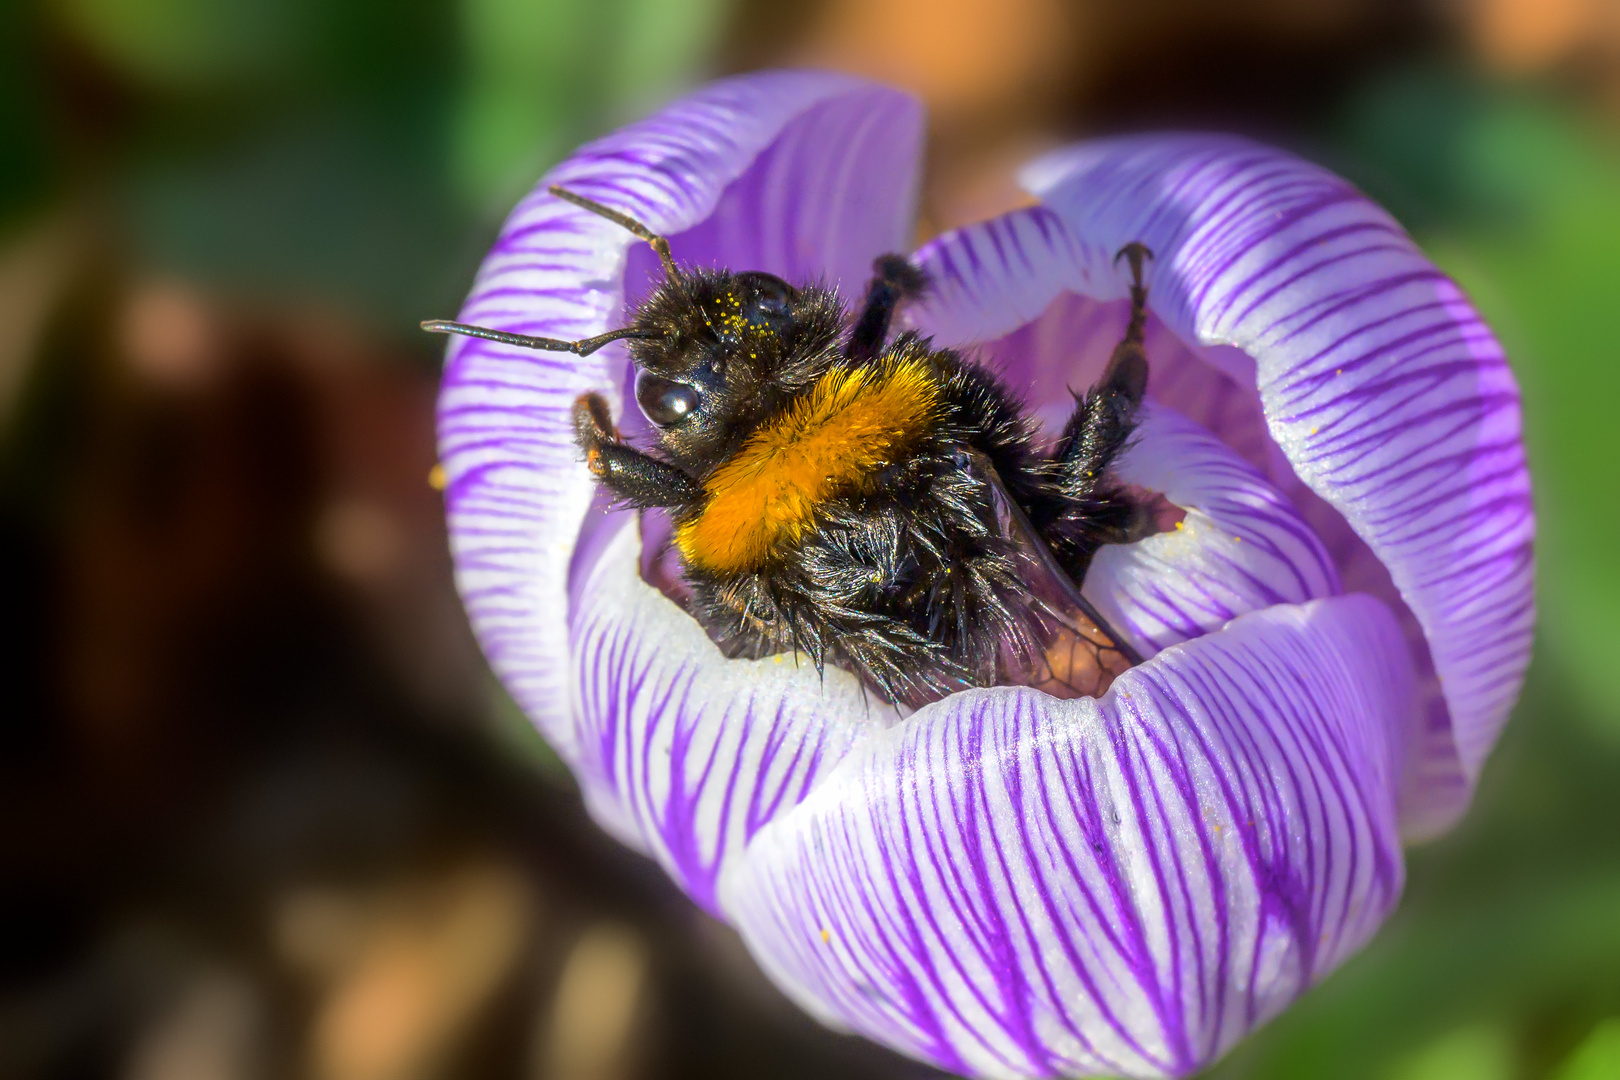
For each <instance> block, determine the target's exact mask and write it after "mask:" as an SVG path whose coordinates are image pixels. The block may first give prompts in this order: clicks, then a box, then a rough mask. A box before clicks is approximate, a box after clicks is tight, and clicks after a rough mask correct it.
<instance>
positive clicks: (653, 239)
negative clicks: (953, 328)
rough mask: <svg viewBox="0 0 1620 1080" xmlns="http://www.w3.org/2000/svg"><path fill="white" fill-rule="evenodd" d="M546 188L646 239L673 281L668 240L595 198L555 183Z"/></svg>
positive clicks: (672, 259) (673, 272)
mask: <svg viewBox="0 0 1620 1080" xmlns="http://www.w3.org/2000/svg"><path fill="white" fill-rule="evenodd" d="M546 190H548V191H550V192H551V193H552V194H553V195H555V196H557V198H559V199H562V200H563V201H564V202H571V203H573V204H574V205H575V206H577V207H579V208H580V209H582V210H589V211H590V212H591V213H593V214H595V215H596V216H597V217H604V218H607V219H608V220H609V221H611V222H613V224H615V225H619V226H622V227H624V228H626V229H629V230H630V231H631V232H632V233H635V234H636V235H637V236H639V237H641V238H642V239H643V240H645V241H647V243H649V244H651V245H652V249H653V250H654V251H656V252H657V253H658V258H659V260H660V261H662V262H663V264H664V273H665V274H666V275H668V277H669V278H670V280H672V281H673V280H674V279H675V278H676V277H678V276H679V275H680V271H679V270H678V269H676V267H675V257H674V256H672V255H671V254H670V253H669V241H668V240H666V239H664V238H663V237H662V236H659V235H658V234H657V233H655V232H653V231H652V230H651V229H649V228H647V226H645V225H643V224H642V223H641V222H639V221H637V220H636V219H635V218H633V217H630V216H628V215H626V214H621V213H619V212H618V211H617V210H610V209H608V208H607V207H605V206H603V205H602V204H601V203H599V202H597V201H596V200H595V199H587V198H586V197H585V196H583V195H575V194H574V193H573V192H572V191H569V190H568V189H567V188H565V187H559V186H558V185H556V184H552V185H551V186H550V187H549V188H547V189H546Z"/></svg>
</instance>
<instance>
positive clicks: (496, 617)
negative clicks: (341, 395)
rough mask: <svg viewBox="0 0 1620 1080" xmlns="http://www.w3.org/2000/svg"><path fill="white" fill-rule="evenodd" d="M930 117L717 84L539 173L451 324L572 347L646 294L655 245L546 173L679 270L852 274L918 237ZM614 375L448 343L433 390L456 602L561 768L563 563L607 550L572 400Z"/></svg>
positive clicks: (884, 93)
mask: <svg viewBox="0 0 1620 1080" xmlns="http://www.w3.org/2000/svg"><path fill="white" fill-rule="evenodd" d="M921 123H922V118H921V114H920V110H919V109H918V107H917V105H916V104H915V102H913V101H912V100H911V99H909V98H907V97H905V96H904V95H902V94H900V93H898V92H896V91H892V90H888V89H884V88H880V87H876V86H873V85H872V84H869V83H864V82H860V81H857V80H853V79H848V78H844V77H841V76H834V75H824V74H814V73H808V72H803V73H792V72H787V73H769V74H763V75H756V76H749V77H746V78H739V79H733V80H728V81H725V82H720V83H716V84H714V85H712V86H709V87H707V88H705V89H704V90H702V91H700V92H698V93H696V94H694V95H692V96H691V97H688V98H686V99H684V100H683V101H681V102H678V103H677V104H675V105H673V106H671V107H669V108H668V109H666V110H664V111H663V112H662V113H659V114H658V115H656V116H654V117H652V118H650V119H648V120H646V121H643V122H641V123H639V124H634V125H631V126H630V127H627V128H624V129H622V130H620V131H618V132H616V133H614V134H613V135H610V136H608V137H607V138H605V139H602V140H600V141H599V142H596V143H593V144H591V145H590V146H587V147H585V148H584V149H582V150H580V151H579V152H578V153H577V154H576V155H575V156H574V157H572V158H570V159H569V160H568V161H566V162H564V163H563V164H561V165H559V166H558V167H557V168H556V169H554V170H553V171H552V172H551V173H550V174H548V175H547V176H546V177H545V179H544V180H542V182H541V183H540V185H539V186H537V188H536V189H535V191H534V193H532V194H531V195H530V196H529V197H528V198H527V199H525V200H524V202H522V203H521V204H520V205H519V206H518V207H517V209H516V210H514V211H513V213H512V216H511V217H510V218H509V219H508V221H507V222H506V225H505V227H504V228H503V229H502V231H501V236H500V238H499V240H498V241H497V242H496V245H495V247H494V249H493V250H492V251H491V252H490V255H489V257H488V259H487V260H486V261H485V263H484V266H483V268H482V269H481V270H480V272H479V275H478V280H477V282H476V284H475V286H474V288H473V291H472V294H471V295H470V296H469V297H468V300H467V304H466V307H465V308H464V309H463V311H462V313H461V318H462V319H463V320H465V321H468V322H474V323H481V324H483V325H486V326H494V327H497V328H500V329H506V330H513V331H518V332H522V333H529V334H541V335H546V336H551V337H562V338H577V337H583V336H587V335H590V334H595V333H599V332H601V331H602V330H604V329H607V328H609V327H612V326H616V325H619V324H620V323H621V320H622V319H623V318H624V308H625V300H626V294H627V292H628V293H629V294H630V295H631V296H634V295H636V294H638V293H639V292H641V291H642V290H644V289H645V288H646V284H647V281H648V280H649V279H648V271H649V270H650V269H651V268H652V267H653V266H654V261H653V260H652V259H651V257H650V253H649V252H647V251H646V246H645V245H642V244H639V242H638V243H636V244H635V250H634V251H632V238H631V237H630V236H629V235H628V234H627V233H626V232H625V231H624V230H622V229H620V228H618V227H617V226H614V225H613V224H611V223H609V222H607V221H604V220H602V219H600V218H598V217H595V216H593V215H591V214H588V213H586V212H584V211H581V210H578V209H576V208H574V207H572V206H570V205H568V204H566V203H563V202H561V201H559V200H558V199H556V198H554V197H553V196H551V195H549V194H548V193H547V192H546V190H545V187H546V185H547V184H550V183H560V184H564V185H566V186H568V187H571V188H573V189H574V190H576V191H578V192H580V193H582V194H585V195H589V196H591V197H593V198H596V199H598V200H600V201H602V202H605V203H607V204H608V205H610V206H613V207H615V208H618V209H621V210H623V211H625V212H628V213H630V214H632V215H634V216H638V217H639V218H641V220H643V221H645V222H646V223H647V224H648V225H649V226H651V227H652V228H654V229H655V230H659V231H662V232H664V233H666V234H667V235H669V236H670V238H671V244H672V247H673V248H674V251H675V255H676V257H677V258H678V259H680V260H682V261H683V262H687V263H694V264H704V263H709V262H716V261H718V262H726V263H730V264H733V265H737V266H743V267H747V268H750V269H761V270H771V271H774V272H776V273H779V274H783V275H785V276H787V277H789V278H802V277H805V276H810V275H824V276H829V277H831V278H833V279H835V280H845V279H850V280H853V279H856V278H859V277H861V276H863V275H865V274H866V273H867V272H868V267H869V265H870V263H871V260H872V258H873V257H874V256H876V255H877V254H879V253H881V252H883V251H885V250H892V249H894V248H896V247H899V246H903V244H904V241H905V239H906V237H907V236H908V234H909V233H908V231H909V229H910V224H911V202H912V198H913V193H914V191H915V188H916V170H917V157H918V149H919V142H920V138H921ZM625 370H626V361H625V355H624V353H623V351H622V350H621V349H620V348H619V347H617V346H610V347H608V348H606V349H603V350H602V351H601V352H598V353H596V354H595V355H593V356H591V357H587V358H580V357H575V356H571V355H568V354H547V353H534V352H528V351H524V350H519V349H512V348H507V347H504V346H500V345H495V344H492V343H489V342H484V341H472V340H467V339H455V340H454V341H453V342H452V344H451V346H450V352H449V360H448V366H447V368H446V371H445V376H444V383H443V388H442V390H441V394H440V402H439V448H440V458H441V461H442V462H443V464H444V466H445V469H446V472H447V476H448V480H449V486H448V488H447V489H446V492H445V496H446V506H447V509H448V513H449V518H450V536H451V545H452V549H453V551H454V554H455V559H456V569H457V582H458V585H459V586H460V589H461V593H462V597H463V600H464V602H465V604H466V607H467V610H468V613H469V615H470V617H471V619H472V623H473V628H474V630H475V631H476V633H477V635H478V638H479V641H480V642H481V643H482V645H483V647H484V651H485V653H486V655H487V656H488V657H489V659H490V662H491V663H492V664H493V665H494V667H495V669H496V671H497V672H498V673H499V674H500V676H501V678H502V680H503V681H504V682H505V684H506V686H507V688H508V689H509V690H510V691H511V692H512V694H513V696H514V697H515V698H516V699H517V701H518V703H519V704H520V705H521V706H522V707H523V709H524V711H525V712H526V713H527V714H528V715H529V716H530V718H531V719H533V720H534V721H535V722H536V723H537V724H538V725H539V726H540V727H541V729H542V730H543V731H544V732H545V734H546V737H547V738H548V739H549V740H550V741H551V743H552V744H553V745H554V746H555V747H556V748H557V750H558V752H559V753H561V754H562V756H563V757H564V758H565V759H566V760H568V761H569V762H571V763H573V762H576V761H578V760H580V755H581V753H582V752H583V749H582V747H581V745H580V736H579V735H578V734H577V733H576V730H575V723H574V717H573V714H572V712H571V709H570V701H571V698H572V696H573V694H572V690H571V683H572V680H571V677H570V676H571V673H572V671H573V665H572V664H571V663H570V656H569V631H568V611H569V609H568V602H567V591H568V577H569V571H570V565H571V560H572V565H573V566H574V568H575V571H576V572H579V573H583V572H587V571H588V570H589V566H588V565H585V564H586V563H588V561H589V557H590V555H591V554H592V553H595V552H597V551H599V550H600V549H601V547H602V545H601V544H596V543H592V542H590V537H589V536H588V535H586V536H583V537H582V534H581V526H582V523H583V522H584V521H585V519H586V510H587V507H588V506H589V504H590V502H591V499H592V497H593V493H594V490H595V485H594V482H593V481H592V479H591V477H590V475H589V473H588V472H587V471H586V470H585V468H584V466H583V464H582V463H581V462H580V460H579V454H578V451H577V450H576V448H575V446H574V443H573V438H572V435H571V430H570V425H569V409H570V407H571V406H572V404H573V401H574V399H575V398H576V397H577V396H578V395H580V394H582V393H585V392H586V391H592V390H595V391H603V392H609V393H611V392H612V391H614V390H619V391H620V394H619V395H618V396H619V397H621V398H622V383H623V380H624V376H625ZM614 404H615V409H616V411H617V406H618V402H617V401H615V402H614ZM631 412H632V413H634V410H631ZM634 419H636V417H634V416H627V417H625V420H626V421H627V422H628V421H632V420H634ZM592 521H593V523H603V524H604V526H605V525H606V523H608V522H609V519H607V518H604V517H602V516H600V515H598V516H597V517H595V518H593V519H592ZM581 540H584V541H585V542H584V543H581ZM576 547H578V548H579V549H580V550H579V551H578V552H576ZM620 824H621V825H622V822H621V823H620ZM617 831H619V832H620V833H621V835H622V834H623V829H622V828H619V829H618V830H617Z"/></svg>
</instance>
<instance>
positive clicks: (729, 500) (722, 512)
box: [675, 358, 939, 573]
mask: <svg viewBox="0 0 1620 1080" xmlns="http://www.w3.org/2000/svg"><path fill="white" fill-rule="evenodd" d="M938 407H939V386H938V384H937V383H936V382H935V380H934V379H933V378H932V377H931V375H930V373H929V371H928V368H927V366H926V364H925V362H924V361H923V360H921V359H917V358H908V359H904V360H900V361H897V362H893V363H889V364H884V365H882V366H879V367H874V368H856V369H853V370H849V369H840V370H837V371H830V372H828V373H827V374H825V375H823V376H822V377H821V378H820V379H819V380H817V381H816V384H815V385H814V386H812V387H811V388H810V390H809V392H808V393H806V394H803V395H801V396H800V397H799V398H797V399H795V400H794V401H793V403H792V404H791V405H789V406H788V408H787V409H786V410H784V411H783V412H782V414H781V415H780V416H777V417H775V418H774V419H772V420H770V421H769V422H767V423H766V424H764V425H763V426H761V427H760V429H759V430H758V431H756V432H754V434H753V435H752V436H751V437H750V438H749V440H748V441H747V442H746V443H744V444H743V447H742V449H741V450H739V451H738V452H737V453H736V455H735V456H733V457H732V458H731V459H730V460H729V461H727V462H726V463H725V464H724V465H722V466H720V468H718V469H716V470H715V472H714V475H712V476H710V477H709V479H708V482H707V483H705V484H704V492H705V498H704V503H703V509H702V510H701V511H700V512H699V513H698V515H697V516H696V517H694V518H692V519H690V520H688V521H686V522H684V523H682V524H681V526H680V527H679V528H678V529H676V531H675V546H676V548H677V550H679V551H680V553H681V556H682V557H683V558H684V559H685V560H686V562H687V564H688V565H690V566H692V567H693V568H695V569H700V570H709V571H713V572H716V573H743V572H747V571H750V570H757V569H759V568H760V567H762V566H764V565H765V564H766V563H768V562H769V561H770V560H771V557H772V556H773V555H775V554H776V553H777V552H779V551H781V550H782V548H783V547H785V546H787V545H791V544H792V543H794V542H796V541H797V540H798V539H799V538H800V537H802V536H803V535H804V534H805V533H806V532H808V531H810V529H811V528H813V527H814V525H815V516H816V511H817V509H818V507H820V505H821V504H822V503H823V502H824V501H826V500H827V499H829V498H831V497H833V496H835V495H837V494H840V493H842V492H846V491H850V490H854V489H857V488H859V487H860V486H861V483H862V482H863V480H864V479H865V478H866V477H867V476H868V475H870V474H871V473H873V472H875V471H877V470H878V469H881V468H883V467H885V466H887V465H889V464H891V463H892V462H894V461H895V460H896V459H897V457H898V456H899V455H900V454H901V453H903V452H904V451H906V450H907V449H908V448H910V447H911V446H912V445H913V444H914V443H915V442H916V441H917V440H918V439H919V438H920V437H921V436H923V435H924V434H926V433H927V431H928V430H929V428H930V427H931V426H932V424H933V422H934V420H935V417H936V413H937V411H938Z"/></svg>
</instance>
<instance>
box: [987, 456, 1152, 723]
mask: <svg viewBox="0 0 1620 1080" xmlns="http://www.w3.org/2000/svg"><path fill="white" fill-rule="evenodd" d="M968 456H969V461H970V463H969V469H970V470H971V471H972V472H973V473H974V474H975V475H976V476H977V477H978V478H979V479H980V480H981V481H982V482H983V483H985V484H986V485H988V487H989V489H990V495H991V504H992V507H993V512H994V514H995V517H996V526H997V529H998V531H999V532H1000V533H1001V535H1002V536H1003V537H1004V538H1005V539H1006V540H1007V542H1008V545H1009V547H1010V548H1011V550H1012V553H1013V558H1014V561H1015V562H1016V563H1017V566H1018V570H1019V573H1020V575H1021V577H1022V578H1023V582H1024V584H1025V585H1026V586H1027V588H1028V590H1029V595H1030V597H1031V604H1030V608H1031V610H1030V611H1029V619H1028V624H1027V626H1028V634H1029V636H1030V637H1031V638H1033V640H1010V641H1008V642H1007V644H1006V647H1005V648H1003V649H1002V652H1001V665H1002V667H1003V669H1004V670H1003V671H1002V673H1001V675H1002V677H1001V679H1000V680H998V681H1000V682H1003V683H1015V684H1021V685H1025V686H1032V687H1034V688H1035V689H1037V690H1042V691H1044V692H1046V693H1048V694H1051V695H1052V696H1053V697H1061V698H1073V697H1101V696H1102V695H1103V694H1104V693H1106V692H1107V691H1108V687H1109V686H1110V685H1112V684H1113V681H1114V679H1116V678H1117V677H1118V676H1119V675H1120V673H1121V672H1123V671H1126V670H1127V669H1129V668H1130V667H1132V666H1134V665H1136V664H1139V663H1141V662H1142V657H1141V655H1140V654H1138V653H1137V651H1136V650H1135V649H1134V648H1132V647H1131V645H1130V643H1129V642H1127V641H1125V640H1124V639H1123V638H1122V637H1120V635H1119V634H1118V633H1116V632H1115V631H1114V629H1113V628H1112V627H1110V626H1109V625H1108V622H1107V620H1105V619H1104V618H1103V617H1102V615H1101V614H1099V613H1098V611H1097V609H1096V608H1095V607H1093V606H1092V605H1091V602H1090V601H1089V600H1087V599H1086V598H1085V597H1084V596H1082V595H1080V589H1079V586H1077V585H1076V584H1075V582H1074V580H1073V579H1072V578H1070V577H1069V575H1068V573H1067V572H1066V571H1065V570H1064V569H1063V568H1062V567H1061V566H1059V565H1058V563H1057V560H1056V559H1054V558H1053V557H1052V552H1051V550H1050V549H1049V548H1048V547H1047V546H1046V542H1045V541H1043V540H1042V539H1041V538H1040V536H1039V535H1038V534H1037V533H1036V532H1035V528H1034V526H1032V525H1031V524H1030V521H1029V517H1028V516H1027V515H1026V514H1025V513H1024V510H1023V508H1022V507H1021V506H1019V505H1018V503H1017V501H1016V500H1015V499H1013V497H1012V496H1011V495H1009V494H1008V493H1007V488H1006V486H1005V485H1003V484H1002V482H1001V477H1000V475H999V474H998V473H997V472H996V468H995V466H994V465H992V464H991V463H990V460H989V458H987V457H985V456H984V455H983V454H981V453H979V452H978V451H969V454H968ZM1020 636H1022V635H1020Z"/></svg>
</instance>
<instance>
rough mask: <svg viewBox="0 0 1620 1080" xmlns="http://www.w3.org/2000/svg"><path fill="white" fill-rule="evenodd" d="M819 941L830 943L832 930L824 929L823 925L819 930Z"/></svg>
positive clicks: (824, 943) (825, 943)
mask: <svg viewBox="0 0 1620 1080" xmlns="http://www.w3.org/2000/svg"><path fill="white" fill-rule="evenodd" d="M821 943H822V944H823V945H830V944H831V943H832V931H831V930H828V929H826V928H825V927H823V928H822V931H821Z"/></svg>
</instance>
